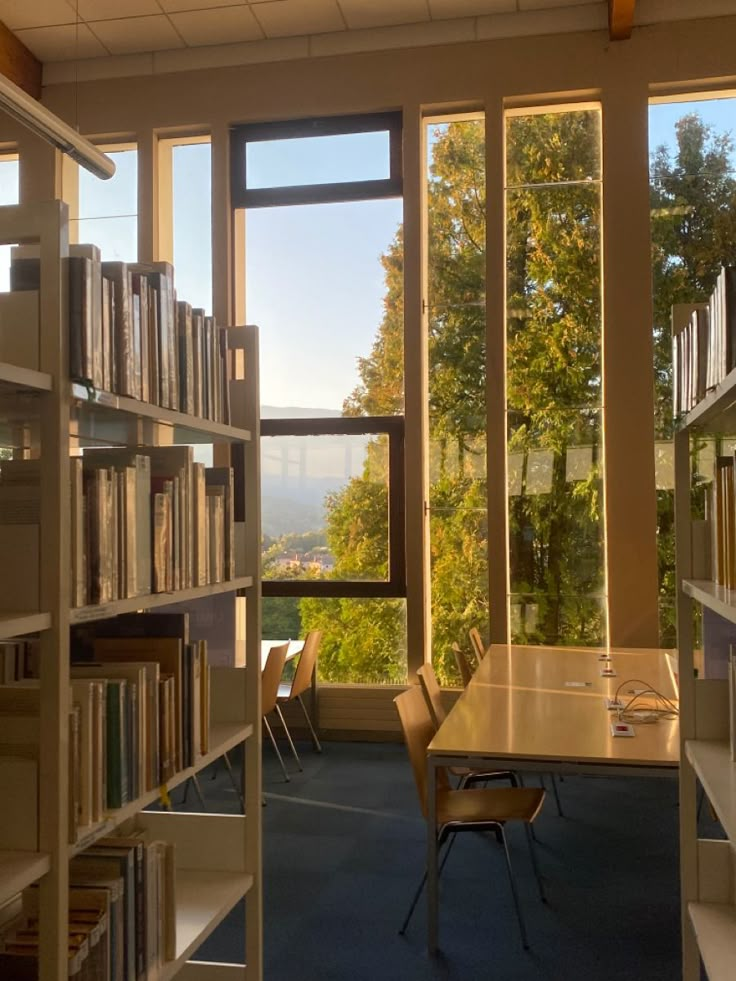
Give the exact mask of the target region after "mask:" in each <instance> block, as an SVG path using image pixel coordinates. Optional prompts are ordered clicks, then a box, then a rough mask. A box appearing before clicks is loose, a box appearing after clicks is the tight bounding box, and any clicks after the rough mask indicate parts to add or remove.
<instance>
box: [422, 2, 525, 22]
mask: <svg viewBox="0 0 736 981" xmlns="http://www.w3.org/2000/svg"><path fill="white" fill-rule="evenodd" d="M515 10H516V0H429V11H430V13H431V14H432V18H433V19H437V20H444V19H447V18H449V17H482V16H483V15H484V14H507V13H513V12H514V11H515Z"/></svg>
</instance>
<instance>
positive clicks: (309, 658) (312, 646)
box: [276, 630, 322, 770]
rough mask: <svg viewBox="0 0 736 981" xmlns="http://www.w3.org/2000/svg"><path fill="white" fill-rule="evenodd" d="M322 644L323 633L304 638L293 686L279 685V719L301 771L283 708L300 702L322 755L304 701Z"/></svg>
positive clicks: (277, 705)
mask: <svg viewBox="0 0 736 981" xmlns="http://www.w3.org/2000/svg"><path fill="white" fill-rule="evenodd" d="M321 643H322V631H321V630H310V631H309V633H308V634H307V636H306V637H305V638H304V646H303V647H302V651H301V654H300V655H299V660H298V661H297V665H296V670H295V671H294V677H293V678H292V681H291V684H290V685H289V684H281V685H279V689H278V697H277V700H276V711H277V712H278V715H279V718H280V719H281V724H282V725H283V727H284V729H285V731H286V738H287V739H288V740H289V746H290V747H291V751H292V753H293V754H294V759H295V760H296V762H297V764H298V766H299V769H300V770H302V769H303V767H302V761H301V760H300V759H299V754H298V753H297V751H296V746H295V745H294V740H293V739H292V738H291V733H290V732H289V730H288V728H287V725H286V722H285V720H284V716H283V713H282V711H281V706H282V705H283V704H284V703H285V702H290V701H291V700H292V699H294V698H295V699H296V700H297V702H299V705H300V706H301V710H302V712H303V713H304V718H305V719H306V720H307V726H308V727H309V731H310V733H311V734H312V742H313V743H314V748H315V749H316V750H317V752H318V753H321V752H322V747H321V745H320V742H319V739H318V738H317V733H316V732H315V731H314V726H313V725H312V720H311V719H310V718H309V713H308V712H307V708H306V705H305V704H304V701H303V700H302V692H305V691H306V690H307V688H309V687H310V686H311V684H312V675H313V674H314V670H315V667H316V664H317V652H318V651H319V645H320V644H321ZM287 647H288V645H287Z"/></svg>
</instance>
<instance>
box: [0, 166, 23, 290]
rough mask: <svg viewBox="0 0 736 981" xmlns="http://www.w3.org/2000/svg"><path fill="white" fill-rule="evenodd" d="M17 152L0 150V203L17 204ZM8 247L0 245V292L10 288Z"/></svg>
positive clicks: (18, 197)
mask: <svg viewBox="0 0 736 981" xmlns="http://www.w3.org/2000/svg"><path fill="white" fill-rule="evenodd" d="M19 199H20V196H19V188H18V154H17V153H10V152H2V151H0V205H6V204H18V201H19ZM10 248H11V246H9V245H2V246H0V292H3V293H4V292H7V290H9V289H10Z"/></svg>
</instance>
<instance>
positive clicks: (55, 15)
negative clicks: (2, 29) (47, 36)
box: [0, 0, 74, 31]
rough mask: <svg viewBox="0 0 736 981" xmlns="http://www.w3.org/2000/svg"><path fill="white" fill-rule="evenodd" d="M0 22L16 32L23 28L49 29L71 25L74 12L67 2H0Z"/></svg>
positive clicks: (13, 0) (55, 0)
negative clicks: (56, 25) (60, 25)
mask: <svg viewBox="0 0 736 981" xmlns="http://www.w3.org/2000/svg"><path fill="white" fill-rule="evenodd" d="M0 20H1V21H2V22H3V23H4V24H5V25H6V27H9V28H10V30H11V31H16V30H19V29H22V28H24V27H50V26H52V25H54V24H71V23H72V22H73V21H74V11H73V10H72V8H71V7H70V6H69V4H68V3H67V0H30V2H28V3H20V0H0Z"/></svg>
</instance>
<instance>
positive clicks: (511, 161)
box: [506, 109, 601, 187]
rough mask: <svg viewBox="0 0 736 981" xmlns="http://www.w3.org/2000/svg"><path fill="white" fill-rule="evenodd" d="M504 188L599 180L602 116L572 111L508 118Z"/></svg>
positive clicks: (596, 112)
mask: <svg viewBox="0 0 736 981" xmlns="http://www.w3.org/2000/svg"><path fill="white" fill-rule="evenodd" d="M506 150H507V152H506V186H507V187H519V186H521V187H523V186H526V185H530V184H564V183H567V182H569V181H571V182H575V183H579V182H581V181H599V180H600V178H601V114H600V110H599V109H587V110H586V109H574V110H570V111H567V112H545V113H534V114H528V115H512V114H509V115H508V116H507V121H506Z"/></svg>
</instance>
